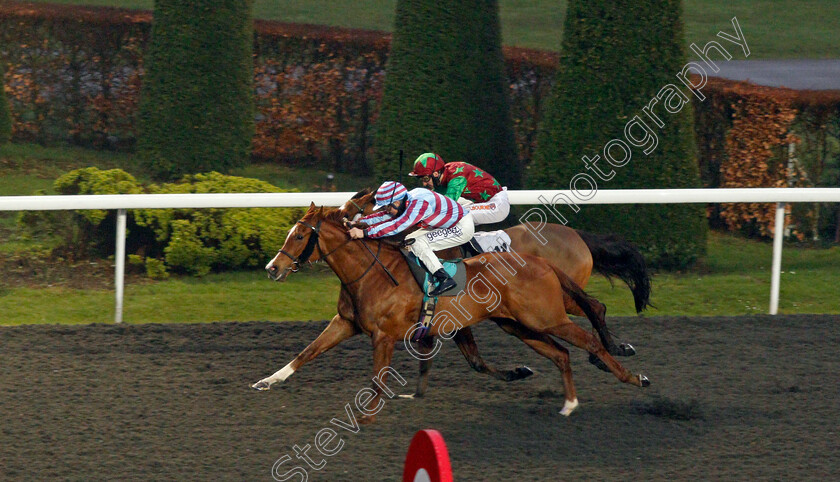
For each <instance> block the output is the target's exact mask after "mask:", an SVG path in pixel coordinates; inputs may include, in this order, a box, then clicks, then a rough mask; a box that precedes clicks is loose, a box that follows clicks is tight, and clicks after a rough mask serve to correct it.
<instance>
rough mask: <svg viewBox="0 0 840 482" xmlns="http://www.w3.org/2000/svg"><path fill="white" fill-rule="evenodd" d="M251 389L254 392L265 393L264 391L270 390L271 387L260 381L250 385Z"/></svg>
mask: <svg viewBox="0 0 840 482" xmlns="http://www.w3.org/2000/svg"><path fill="white" fill-rule="evenodd" d="M251 388H253V389H254V390H260V391H265V390H271V385H270V384H269V383H268V382H264V381H262V380H260V381H258V382H257V383H255V384H253V385H251Z"/></svg>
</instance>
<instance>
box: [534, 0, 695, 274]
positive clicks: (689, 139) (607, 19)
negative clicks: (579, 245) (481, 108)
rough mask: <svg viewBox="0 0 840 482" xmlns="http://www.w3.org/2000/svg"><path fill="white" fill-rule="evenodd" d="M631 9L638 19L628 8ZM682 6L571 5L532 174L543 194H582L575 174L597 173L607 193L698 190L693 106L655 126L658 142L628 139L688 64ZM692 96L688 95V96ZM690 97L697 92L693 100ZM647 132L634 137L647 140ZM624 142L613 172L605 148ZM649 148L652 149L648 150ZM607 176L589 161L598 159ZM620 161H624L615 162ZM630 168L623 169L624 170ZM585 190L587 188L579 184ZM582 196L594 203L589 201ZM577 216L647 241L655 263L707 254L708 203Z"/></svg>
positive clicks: (585, 0) (587, 225)
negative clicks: (556, 191) (705, 212)
mask: <svg viewBox="0 0 840 482" xmlns="http://www.w3.org/2000/svg"><path fill="white" fill-rule="evenodd" d="M630 9H632V10H633V15H627V14H626V12H627V11H629V10H630ZM681 14H682V12H681V7H680V2H679V0H666V1H661V0H646V1H643V2H637V1H633V2H631V1H629V0H624V1H613V0H577V1H570V2H569V8H568V11H567V16H566V24H565V30H564V33H563V46H562V54H561V57H560V67H559V70H558V73H557V78H556V83H555V86H554V90H553V92H552V98H551V99H550V101H549V103H548V104H547V105H546V110H545V111H544V117H543V124H542V125H541V129H540V134H539V138H538V146H539V147H538V149H537V151H536V153H535V159H534V163H533V165H532V167H531V172H530V173H529V174H530V178H531V180H532V182H533V184H534V185H533V186H530V187H535V188H554V189H558V188H561V189H565V188H566V186H569V188H570V189H573V190H574V189H576V187H575V186H573V185H571V181H572V180H573V179H577V178H575V176H589V177H588V179H589V180H591V182H594V183H596V184H598V183H600V184H599V185H598V187H601V188H609V189H631V188H637V189H644V188H691V187H700V180H699V175H698V171H697V163H696V158H697V154H696V147H695V144H694V136H693V124H692V116H691V104H690V103H689V102H688V97H685V102H684V103H683V105H682V106H681V108H680V109H678V110H677V112H676V113H674V114H668V113H667V112H665V111H664V109H663V108H662V107H661V105H662V103H661V102H660V105H659V107H658V111H657V115H659V116H661V117H662V118H663V119H665V125H664V127H663V128H661V129H657V125H656V124H654V123H653V122H652V121H650V120H649V119H645V120H643V121H642V122H646V123H647V124H648V127H649V129H651V130H652V131H653V132H654V134H655V135H656V136H657V138H658V146H656V147H654V148H653V149H651V148H650V145H647V146H638V143H634V142H632V141H631V140H630V139H629V138H628V137H627V134H626V133H625V129H626V127H627V126H628V125H630V124H629V122H630V121H631V120H633V119H634V116H637V115H639V116H644V114H642V107H644V106H646V105H647V104H648V102H649V101H650V99H651V98H654V97H655V96H656V95H657V93H658V92H659V91H660V89H662V88H663V87H665V86H666V85H668V84H672V82H673V81H674V75H675V73H677V72H679V71H680V70H681V69H682V66H683V65H684V63H685V54H684V52H683V47H682V46H683V38H682V20H681ZM684 95H685V94H684ZM688 95H690V94H688ZM640 129H641V126H639V125H636V126H635V131H633V135H634V136H635V138H640V137H641V135H640ZM613 139H617V140H618V141H621V142H624V146H625V148H626V149H628V150H629V151H631V154H629V155H631V156H632V157H631V160H627V159H626V157H627V156H628V154H624V157H625V159H624V161H621V157H622V155H620V154H619V153H620V152H621V148H620V145H619V148H614V149H613V151H611V152H612V153H613V158H614V160H617V161H618V162H615V163H613V166H617V165H621V167H616V168H615V169H614V170H613V169H612V167H611V165H610V163H608V162H607V160H606V159H607V156H608V153H607V151H606V147H605V146H608V145H610V144H609V143H610V142H612V140H613ZM645 151H646V152H645ZM596 154H597V155H598V156H601V157H602V159H601V160H600V162H599V163H598V164H597V167H598V168H600V169H601V171H602V172H603V174H599V173H597V172H596V171H595V170H594V169H592V168H587V166H586V165H584V163H583V161H582V159H581V157H582V156H589V157H590V158H594V157H595V155H596ZM615 158H618V159H615ZM622 162H624V163H625V164H623V165H622ZM580 186H581V190H582V191H583V192H585V191H586V190H587V189H588V188H589V187H588V186H587V183H585V182H582V183H580ZM581 197H586V196H585V195H582V196H581ZM582 211H583V212H582V213H580V214H579V215H578V216H577V217H576V218H574V220H573V224H574V226H575V227H576V228H583V229H587V230H592V231H596V232H603V233H610V232H612V233H617V234H620V235H622V236H623V237H626V238H628V239H630V240H631V241H633V242H635V243H636V244H637V245H639V247H640V249H641V250H642V251H643V252H644V253H645V255H646V257H647V259H648V260H649V262H651V264H653V265H656V266H660V267H665V268H682V267H685V266H687V265H689V264H691V263H692V262H694V261H695V260H696V259H697V257H698V256H700V255H701V254H702V253H703V252H704V250H705V244H706V243H705V241H706V227H705V220H704V217H703V208H702V206H697V205H690V204H685V205H629V204H628V205H613V206H586V207H584V208H582Z"/></svg>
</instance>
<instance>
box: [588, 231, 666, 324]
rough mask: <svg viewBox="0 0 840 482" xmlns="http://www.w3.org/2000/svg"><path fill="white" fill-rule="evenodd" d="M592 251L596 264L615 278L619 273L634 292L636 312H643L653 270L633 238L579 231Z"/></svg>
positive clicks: (604, 273) (647, 301)
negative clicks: (630, 240)
mask: <svg viewBox="0 0 840 482" xmlns="http://www.w3.org/2000/svg"><path fill="white" fill-rule="evenodd" d="M577 233H578V235H579V236H580V237H581V239H583V242H584V243H586V246H587V247H588V248H589V252H590V253H592V262H593V268H595V271H597V272H598V273H601V274H602V275H604V276H606V277H607V279H612V277H613V276H617V277H618V278H620V279H621V281H624V282H625V283H627V286H629V287H630V291H632V292H633V301H634V302H635V304H636V313H641V312H642V311H643V310H644V309H645V308H646V307H648V306H653V305H652V304H651V303H650V273H649V272H648V269H647V264H646V263H645V258H644V256H642V253H640V252H639V250H638V249H637V248H636V247H635V246H634V245H633V244H632V243H630V242H628V241H625V240H623V239H621V238H619V237H618V236H613V235H601V234H593V233H587V232H585V231H577Z"/></svg>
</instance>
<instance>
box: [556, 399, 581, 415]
mask: <svg viewBox="0 0 840 482" xmlns="http://www.w3.org/2000/svg"><path fill="white" fill-rule="evenodd" d="M577 406H578V401H577V398H575V399H574V400H572V401H569V400H566V403H565V404H563V410H560V415H562V416H564V417H568V416H569V415H571V414H572V412H573V411H574V410H575V409H576V408H577Z"/></svg>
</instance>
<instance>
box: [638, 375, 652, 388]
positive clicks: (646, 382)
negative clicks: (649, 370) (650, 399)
mask: <svg viewBox="0 0 840 482" xmlns="http://www.w3.org/2000/svg"><path fill="white" fill-rule="evenodd" d="M639 382H640V383H641V384H642V387H649V386H650V380H648V377H646V376H644V375H641V374H640V375H639Z"/></svg>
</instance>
